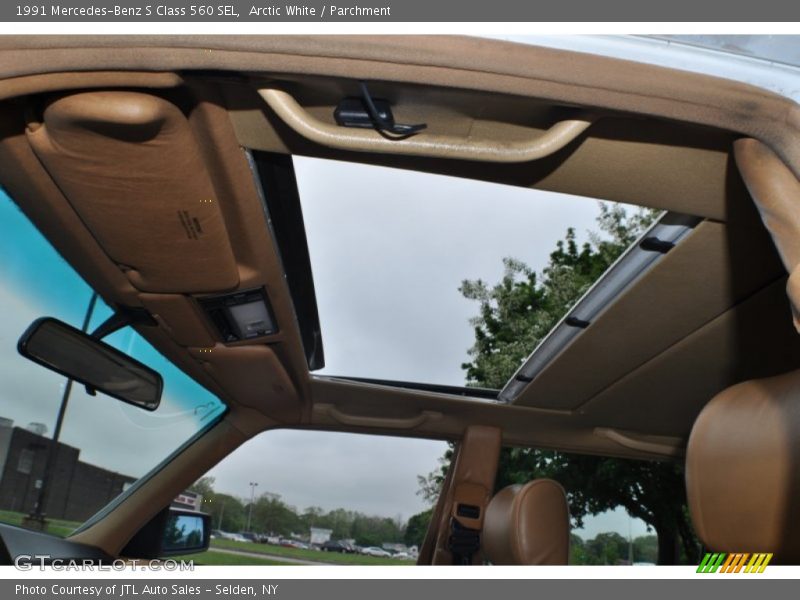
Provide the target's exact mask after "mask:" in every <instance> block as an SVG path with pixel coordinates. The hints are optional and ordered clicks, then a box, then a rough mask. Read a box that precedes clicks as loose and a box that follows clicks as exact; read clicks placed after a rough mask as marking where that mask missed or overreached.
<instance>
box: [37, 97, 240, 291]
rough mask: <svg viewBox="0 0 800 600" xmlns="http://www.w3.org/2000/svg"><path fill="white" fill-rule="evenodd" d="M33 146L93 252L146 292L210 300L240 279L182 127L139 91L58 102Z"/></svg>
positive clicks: (171, 111)
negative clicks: (207, 295) (94, 244)
mask: <svg viewBox="0 0 800 600" xmlns="http://www.w3.org/2000/svg"><path fill="white" fill-rule="evenodd" d="M28 138H29V140H30V142H31V146H32V147H33V149H34V151H35V152H36V154H37V156H38V157H39V159H40V160H41V161H42V163H43V164H44V166H45V168H46V169H47V170H48V172H49V173H50V175H51V176H52V177H53V179H54V180H55V182H56V183H57V184H58V186H59V187H60V188H61V190H62V191H63V192H64V194H65V195H66V197H67V199H68V200H69V202H70V204H71V205H72V206H73V208H74V209H75V210H76V212H78V214H79V215H80V216H81V218H82V219H83V221H84V222H85V223H86V225H87V227H88V228H89V230H90V231H91V232H92V234H93V235H94V236H95V237H96V238H97V240H98V241H99V243H100V245H101V246H103V248H104V249H105V250H106V252H108V254H109V256H110V257H111V259H112V260H113V261H114V262H116V263H117V264H118V265H120V267H121V268H122V269H123V271H125V274H126V275H127V277H128V278H129V279H130V281H131V283H132V284H133V285H134V286H136V287H137V288H138V289H140V290H142V291H147V292H184V293H188V292H215V291H224V290H228V289H232V288H234V287H236V285H237V284H238V283H239V274H238V270H237V265H236V260H235V258H234V255H233V250H232V248H231V245H230V241H229V239H228V233H227V231H226V228H225V222H224V221H223V218H222V214H221V212H220V208H219V202H220V200H221V199H220V198H219V197H218V196H217V194H216V192H215V190H214V187H213V186H212V184H211V181H210V180H209V178H208V175H207V173H206V167H205V165H204V163H203V161H202V158H201V157H200V155H199V151H198V149H197V142H196V141H195V139H194V137H193V134H192V131H191V129H190V128H189V125H188V122H187V120H186V118H185V117H184V116H183V114H182V113H181V112H180V111H179V110H178V108H177V107H175V106H174V105H172V104H170V103H169V102H167V101H165V100H163V99H161V98H158V97H156V96H152V95H149V94H142V93H137V92H122V91H119V92H117V91H111V92H107V91H102V92H101V91H98V92H86V93H78V94H73V95H68V96H64V97H62V98H60V99H57V100H55V101H54V102H52V103H50V104H49V105H48V106H47V107H46V108H45V110H44V114H43V123H41V124H38V123H34V124H32V125H31V127H30V128H29V130H28Z"/></svg>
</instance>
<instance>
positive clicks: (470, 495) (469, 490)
mask: <svg viewBox="0 0 800 600" xmlns="http://www.w3.org/2000/svg"><path fill="white" fill-rule="evenodd" d="M501 442H502V432H501V431H500V429H499V428H497V427H488V426H483V425H473V426H470V427H468V428H467V429H466V431H465V432H464V437H463V438H462V439H461V441H460V442H459V444H458V453H457V455H456V456H455V457H454V459H453V464H451V466H450V473H448V475H449V476H450V481H449V486H447V487H446V488H443V489H442V494H443V495H444V499H443V500H444V501H443V502H442V508H443V510H442V514H441V518H440V519H439V521H438V523H436V524H437V526H438V527H439V531H438V532H437V535H436V546H435V548H434V553H433V558H432V563H431V564H439V565H441V564H456V565H465V564H466V565H468V564H473V563H474V562H475V560H476V557H477V556H478V552H479V550H480V539H481V538H480V533H481V529H482V528H483V515H484V512H485V510H486V506H487V505H488V504H489V500H490V499H491V497H492V492H493V491H494V480H495V476H496V474H497V464H498V462H499V460H500V445H501ZM432 525H433V523H432Z"/></svg>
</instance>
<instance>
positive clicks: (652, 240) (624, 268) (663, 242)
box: [498, 213, 701, 403]
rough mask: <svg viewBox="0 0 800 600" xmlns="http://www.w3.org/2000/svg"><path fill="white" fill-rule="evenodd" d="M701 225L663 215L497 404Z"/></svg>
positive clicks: (551, 337)
mask: <svg viewBox="0 0 800 600" xmlns="http://www.w3.org/2000/svg"><path fill="white" fill-rule="evenodd" d="M700 221H701V219H700V218H699V217H694V216H690V215H682V214H677V213H666V214H664V215H663V216H662V217H661V218H660V219H659V220H658V221H657V222H656V223H655V224H654V225H653V226H652V227H651V228H650V229H648V230H647V231H646V232H645V233H644V235H642V237H641V238H639V240H638V241H637V242H636V243H635V244H633V245H632V246H631V247H630V248H629V249H628V250H627V251H626V252H625V253H624V254H623V255H622V256H620V257H619V259H617V261H616V262H614V264H612V265H611V266H610V267H609V268H608V271H606V273H605V274H604V275H603V276H602V277H601V278H600V279H598V280H597V282H595V284H594V285H593V286H592V287H591V288H589V290H588V291H587V292H586V293H585V294H584V295H583V296H582V297H581V299H580V300H578V302H576V303H575V306H573V307H572V308H571V309H570V310H569V312H567V314H566V315H564V317H563V318H562V319H561V321H559V323H558V324H557V325H556V326H555V327H554V328H553V329H552V331H550V333H549V334H548V335H547V336H546V337H545V338H544V339H543V340H542V341H541V343H540V344H539V345H538V346H537V347H536V348H535V349H534V351H533V352H532V353H531V354H530V356H528V359H527V360H526V361H525V363H524V364H523V365H522V366H521V367H520V368H519V369H518V370H517V372H516V373H515V374H514V376H513V377H512V378H511V379H510V380H509V381H508V383H506V385H505V387H504V388H503V389H502V390H501V391H500V394H499V396H498V400H499V401H500V402H506V403H512V402H514V401H515V400H516V399H517V398H518V397H519V396H520V395H521V394H522V393H523V392H524V390H525V389H526V388H527V387H528V385H530V384H531V383H532V382H533V381H534V380H535V379H536V377H538V375H539V374H540V373H541V372H542V371H544V369H545V368H547V366H548V365H550V364H551V363H552V362H553V360H555V359H556V357H558V356H559V355H560V354H561V353H562V352H563V351H564V350H566V349H567V347H569V345H570V344H571V343H572V342H573V341H574V340H575V339H576V338H577V337H578V336H579V335H580V334H581V333H582V332H583V330H584V329H586V328H587V327H590V326H591V324H592V323H593V322H594V321H595V320H596V319H597V317H598V316H599V315H600V314H601V313H602V312H603V311H604V310H605V309H606V308H608V307H609V306H610V305H611V304H613V302H614V301H615V299H616V298H617V297H618V296H619V295H620V294H621V293H622V292H624V291H625V290H626V289H627V288H628V287H630V286H631V285H632V284H633V283H635V282H636V281H637V280H638V279H639V278H640V277H642V276H643V275H644V274H645V273H646V272H647V271H649V270H650V269H651V268H652V267H653V266H655V265H656V263H658V262H659V261H660V260H661V259H662V258H663V256H664V255H665V254H666V253H667V252H669V251H670V250H671V249H672V248H674V247H675V246H676V245H677V244H678V243H679V242H680V241H681V240H682V239H683V238H684V237H686V236H687V235H688V234H689V233H690V232H691V231H692V229H693V228H694V227H695V226H696V225H697V224H698V223H699V222H700Z"/></svg>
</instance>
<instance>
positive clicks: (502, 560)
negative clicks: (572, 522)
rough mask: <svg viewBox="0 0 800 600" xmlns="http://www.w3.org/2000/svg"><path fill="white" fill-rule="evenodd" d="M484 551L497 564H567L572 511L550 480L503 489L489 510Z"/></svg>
mask: <svg viewBox="0 0 800 600" xmlns="http://www.w3.org/2000/svg"><path fill="white" fill-rule="evenodd" d="M481 548H482V550H483V553H484V556H485V557H486V559H487V560H488V561H489V562H491V563H492V564H495V565H566V564H567V562H568V560H569V508H568V507H567V496H566V494H565V493H564V488H562V487H561V485H560V484H558V483H557V482H555V481H552V480H550V479H536V480H534V481H531V482H529V483H526V484H525V485H510V486H508V487H506V488H503V489H502V490H500V491H499V492H498V493H497V494H495V496H494V497H493V498H492V500H491V501H490V502H489V506H488V507H487V508H486V516H485V518H484V524H483V535H482V540H481Z"/></svg>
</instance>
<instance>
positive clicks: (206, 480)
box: [189, 475, 215, 498]
mask: <svg viewBox="0 0 800 600" xmlns="http://www.w3.org/2000/svg"><path fill="white" fill-rule="evenodd" d="M214 481H215V479H214V478H213V477H209V476H208V475H206V476H205V477H201V478H200V479H198V480H197V481H195V482H194V483H193V484H192V485H191V486H190V487H189V491H190V492H194V493H195V494H200V495H202V496H203V498H205V497H206V496H213V495H214Z"/></svg>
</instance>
